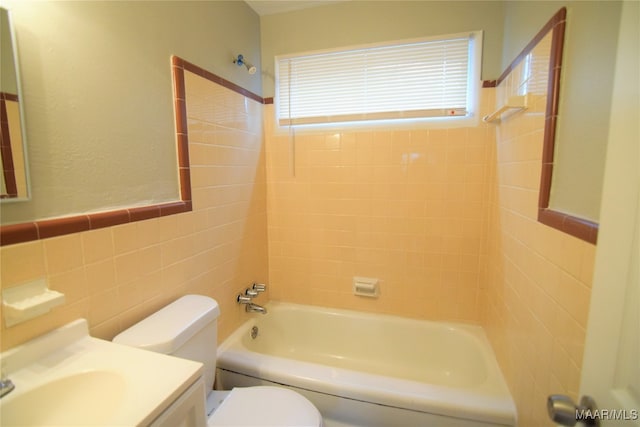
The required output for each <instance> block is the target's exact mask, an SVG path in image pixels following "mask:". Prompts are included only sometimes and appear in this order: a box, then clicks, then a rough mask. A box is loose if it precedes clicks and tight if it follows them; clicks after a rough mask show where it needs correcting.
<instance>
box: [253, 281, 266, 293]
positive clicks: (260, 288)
mask: <svg viewBox="0 0 640 427" xmlns="http://www.w3.org/2000/svg"><path fill="white" fill-rule="evenodd" d="M252 289H253V290H254V291H256V292H264V291H266V290H267V285H265V284H264V283H254V284H253V287H252Z"/></svg>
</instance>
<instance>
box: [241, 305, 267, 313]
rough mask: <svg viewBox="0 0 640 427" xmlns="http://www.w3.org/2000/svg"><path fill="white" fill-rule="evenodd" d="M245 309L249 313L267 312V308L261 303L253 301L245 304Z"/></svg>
mask: <svg viewBox="0 0 640 427" xmlns="http://www.w3.org/2000/svg"><path fill="white" fill-rule="evenodd" d="M245 311H246V312H248V313H260V314H267V309H266V308H264V307H263V306H261V305H258V304H254V303H252V302H250V303H248V304H247V305H246V306H245Z"/></svg>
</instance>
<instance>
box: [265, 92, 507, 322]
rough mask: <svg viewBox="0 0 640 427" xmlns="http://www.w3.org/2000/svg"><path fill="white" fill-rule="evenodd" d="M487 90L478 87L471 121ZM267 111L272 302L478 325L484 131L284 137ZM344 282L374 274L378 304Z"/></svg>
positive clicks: (490, 133)
mask: <svg viewBox="0 0 640 427" xmlns="http://www.w3.org/2000/svg"><path fill="white" fill-rule="evenodd" d="M493 92H494V90H493V89H483V90H482V94H483V102H481V110H482V111H481V114H488V113H489V110H490V109H491V108H493V103H494V102H493ZM270 107H272V106H270ZM265 114H266V120H267V122H268V123H269V125H268V126H266V128H265V129H266V131H267V132H266V149H267V177H268V190H269V191H268V215H267V217H268V222H269V268H270V270H269V273H270V284H271V289H272V291H271V292H272V293H271V295H272V298H274V299H280V300H285V301H292V302H298V303H304V304H313V305H323V306H331V307H342V308H349V309H357V310H366V311H372V312H379V313H390V314H396V315H400V316H408V317H416V318H424V319H449V320H462V321H469V322H475V321H477V320H478V294H479V289H480V284H479V268H480V265H479V260H480V250H481V247H482V241H483V239H484V238H485V236H484V233H483V230H484V229H485V224H486V216H485V213H486V212H487V204H486V201H485V200H486V196H487V194H488V192H489V189H488V188H487V185H486V184H487V180H486V177H487V160H488V157H487V156H488V153H489V149H490V146H491V145H492V144H493V141H494V138H495V134H494V128H493V126H492V125H486V124H484V123H482V124H480V125H479V126H477V127H470V128H455V129H421V128H415V129H406V130H395V131H394V130H390V129H380V130H376V131H367V130H360V131H357V130H340V131H332V132H325V133H311V134H309V133H306V134H305V133H301V132H300V133H298V134H296V136H295V142H292V140H291V139H290V138H289V136H287V135H286V134H285V135H278V134H277V133H276V132H275V131H274V129H273V110H272V108H268V109H267V110H266V113H265ZM292 144H295V148H294V150H293V152H295V176H294V175H293V173H292V165H293V164H292V161H291V153H292V151H291V148H292ZM354 276H365V277H374V278H378V279H379V280H380V296H379V298H377V299H369V298H364V297H359V296H354V295H353V291H352V281H353V277H354Z"/></svg>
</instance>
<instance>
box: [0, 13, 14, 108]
mask: <svg viewBox="0 0 640 427" xmlns="http://www.w3.org/2000/svg"><path fill="white" fill-rule="evenodd" d="M0 55H2V56H1V57H0V92H5V93H12V94H14V95H17V94H18V88H17V85H16V71H15V70H16V67H15V62H14V58H13V46H12V45H11V30H10V27H9V14H8V12H7V10H6V9H0Z"/></svg>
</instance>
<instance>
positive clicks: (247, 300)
mask: <svg viewBox="0 0 640 427" xmlns="http://www.w3.org/2000/svg"><path fill="white" fill-rule="evenodd" d="M266 289H267V287H266V286H265V285H263V284H257V283H254V284H253V286H252V287H251V288H247V289H246V290H245V291H244V295H242V294H238V297H237V298H236V301H238V304H245V311H246V312H247V313H262V314H267V309H266V308H264V307H262V306H260V305H258V304H254V303H253V302H251V300H252V299H254V298H255V297H257V296H258V294H260V293H262V292H264V291H265V290H266Z"/></svg>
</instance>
